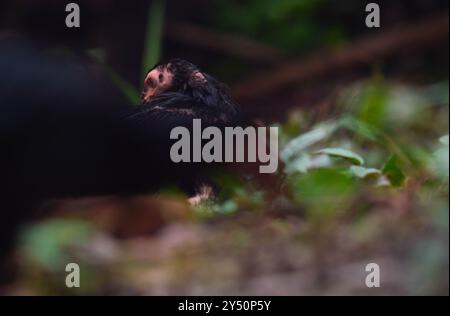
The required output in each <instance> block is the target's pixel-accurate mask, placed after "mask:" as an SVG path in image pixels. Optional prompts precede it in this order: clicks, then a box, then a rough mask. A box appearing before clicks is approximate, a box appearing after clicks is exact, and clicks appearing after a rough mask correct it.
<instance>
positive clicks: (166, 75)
mask: <svg viewBox="0 0 450 316" xmlns="http://www.w3.org/2000/svg"><path fill="white" fill-rule="evenodd" d="M207 84H208V80H207V79H206V75H205V74H203V73H202V72H201V71H200V70H199V69H198V67H197V66H195V65H194V64H192V63H190V62H188V61H185V60H183V59H173V60H170V61H169V62H167V63H161V64H158V65H156V66H155V67H154V68H153V69H151V70H150V71H149V72H148V74H147V76H146V77H145V80H144V89H143V92H142V96H141V99H142V103H148V102H150V101H151V100H152V99H153V98H154V97H156V96H158V95H160V94H162V93H164V92H182V93H186V92H188V91H189V90H192V89H195V88H198V87H200V86H202V85H203V86H206V85H207Z"/></svg>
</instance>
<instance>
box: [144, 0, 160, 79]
mask: <svg viewBox="0 0 450 316" xmlns="http://www.w3.org/2000/svg"><path fill="white" fill-rule="evenodd" d="M165 6H166V1H165V0H154V1H152V2H151V4H150V8H149V15H148V21H147V29H146V38H145V41H144V44H145V47H144V55H143V58H142V72H143V76H145V75H146V74H147V71H148V70H149V69H150V68H151V67H153V66H155V65H156V64H157V63H158V61H159V59H160V55H161V43H162V32H163V24H164V11H165Z"/></svg>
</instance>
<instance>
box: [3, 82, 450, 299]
mask: <svg viewBox="0 0 450 316" xmlns="http://www.w3.org/2000/svg"><path fill="white" fill-rule="evenodd" d="M335 103H336V104H335V105H334V109H333V113H332V115H330V116H329V118H328V119H326V120H323V121H319V122H316V123H314V124H313V123H310V122H314V119H313V115H314V109H311V110H309V111H308V110H295V111H294V112H292V113H291V115H290V116H289V117H290V119H289V120H288V121H287V122H285V123H283V124H282V125H280V126H281V128H282V133H281V136H280V141H281V144H282V145H281V149H280V159H281V160H282V161H283V163H284V165H283V166H282V168H280V171H279V177H280V179H281V180H280V182H281V183H280V188H279V190H278V191H277V192H278V193H276V194H273V192H268V191H264V190H261V189H260V188H257V187H255V185H254V183H253V182H252V181H251V180H250V181H242V179H239V177H237V176H233V175H232V174H229V173H224V174H219V175H216V181H217V182H219V185H220V186H221V187H222V188H223V189H222V191H221V194H220V197H218V198H217V199H216V200H215V201H213V202H212V201H209V202H205V203H203V204H202V205H199V206H197V207H194V208H190V207H188V206H187V204H186V202H185V197H180V196H173V195H170V194H160V195H158V196H156V197H155V196H142V197H139V198H134V200H133V199H132V200H128V201H125V202H124V201H121V200H117V199H114V198H111V199H108V198H105V199H86V200H85V201H83V200H82V201H79V200H77V201H65V202H60V204H58V205H57V207H54V208H56V209H58V210H59V215H58V217H56V218H54V219H47V220H44V221H42V222H40V223H38V224H35V225H32V226H31V227H29V228H28V229H27V230H26V231H25V233H24V234H23V238H22V243H21V247H20V257H21V258H22V259H23V260H21V271H22V273H21V277H20V279H19V280H18V281H17V283H16V284H15V285H14V286H13V287H12V288H11V291H12V292H13V293H21V294H24V293H25V294H94V293H95V294H99V293H103V294H201V295H210V294H231V293H232V294H255V295H256V294H260V295H263V294H445V293H448V251H449V247H448V241H449V240H448V239H449V234H448V232H449V230H448V229H449V227H448V225H449V218H448V215H449V212H448V210H449V202H448V198H449V196H448V194H449V188H448V181H449V148H448V146H449V139H448V114H449V113H448V109H449V107H448V104H449V92H448V83H447V82H438V83H436V84H432V85H426V86H409V85H405V84H399V83H396V82H391V81H388V80H386V79H383V78H382V77H381V76H375V77H373V78H371V79H368V80H365V81H359V82H356V83H355V84H353V85H351V86H349V87H348V88H346V89H344V90H343V91H341V93H340V95H339V96H338V97H337V98H336V102H335ZM274 191H275V190H274ZM92 210H95V211H92ZM120 214H122V215H120ZM125 218H126V220H124V219H125ZM123 237H126V238H123ZM67 262H77V263H79V264H80V265H81V271H82V274H81V275H82V280H81V284H82V286H81V288H79V289H76V290H71V289H66V288H65V287H64V278H65V272H64V267H65V264H66V263H67ZM370 262H376V263H378V264H379V265H380V267H381V288H379V289H368V288H366V287H365V285H364V279H365V276H366V273H365V271H364V267H365V265H366V264H368V263H370ZM49 280H52V281H51V282H49Z"/></svg>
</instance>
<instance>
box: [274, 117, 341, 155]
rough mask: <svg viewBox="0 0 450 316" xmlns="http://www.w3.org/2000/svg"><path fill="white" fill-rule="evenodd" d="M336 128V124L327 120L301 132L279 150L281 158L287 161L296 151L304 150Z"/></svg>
mask: <svg viewBox="0 0 450 316" xmlns="http://www.w3.org/2000/svg"><path fill="white" fill-rule="evenodd" d="M336 128H337V124H336V123H335V122H328V123H325V124H321V125H320V126H318V127H317V128H315V129H313V130H312V131H310V132H308V133H305V134H302V135H300V136H298V137H296V138H294V139H292V140H291V141H290V142H289V143H288V144H287V145H286V146H285V147H284V149H283V150H282V151H281V153H280V158H281V160H283V161H284V162H287V161H288V160H289V159H292V158H294V157H295V156H296V155H297V154H298V153H300V152H301V151H303V150H305V149H306V148H308V147H309V146H311V145H313V144H315V143H317V142H319V141H321V140H324V139H325V138H327V137H328V136H330V135H331V134H332V133H333V132H334V131H335V130H336Z"/></svg>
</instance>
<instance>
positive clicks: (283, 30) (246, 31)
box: [215, 0, 345, 51]
mask: <svg viewBox="0 0 450 316" xmlns="http://www.w3.org/2000/svg"><path fill="white" fill-rule="evenodd" d="M330 5H331V6H333V9H334V10H340V9H341V8H342V7H343V6H342V5H340V4H339V3H338V2H335V3H330V2H327V1H323V0H311V1H304V0H286V1H277V0H251V1H245V2H241V1H227V0H221V1H218V3H217V11H216V12H217V16H216V20H215V23H216V25H217V27H218V28H219V29H220V30H223V31H227V32H235V33H238V34H243V35H245V36H248V37H250V38H254V39H258V40H260V41H262V42H266V43H270V45H273V46H275V47H278V48H282V49H285V50H286V51H299V50H302V49H306V48H307V49H311V48H314V47H317V46H318V45H319V44H321V45H323V44H325V45H326V44H329V45H335V44H339V43H342V42H343V41H344V40H345V30H344V29H343V28H342V27H341V26H339V25H333V26H329V25H327V21H323V20H322V19H320V18H318V17H317V16H318V13H320V11H321V10H323V9H326V8H327V6H330Z"/></svg>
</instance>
